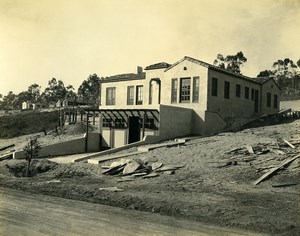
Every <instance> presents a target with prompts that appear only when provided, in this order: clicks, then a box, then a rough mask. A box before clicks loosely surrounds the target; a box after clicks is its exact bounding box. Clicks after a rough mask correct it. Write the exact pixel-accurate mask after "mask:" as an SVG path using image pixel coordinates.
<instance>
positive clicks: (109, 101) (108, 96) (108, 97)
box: [105, 87, 116, 106]
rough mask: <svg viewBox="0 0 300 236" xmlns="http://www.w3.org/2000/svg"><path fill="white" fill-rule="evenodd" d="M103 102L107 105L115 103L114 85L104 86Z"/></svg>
mask: <svg viewBox="0 0 300 236" xmlns="http://www.w3.org/2000/svg"><path fill="white" fill-rule="evenodd" d="M110 91H111V92H110ZM105 104H106V105H107V106H113V105H116V87H107V88H106V103H105Z"/></svg>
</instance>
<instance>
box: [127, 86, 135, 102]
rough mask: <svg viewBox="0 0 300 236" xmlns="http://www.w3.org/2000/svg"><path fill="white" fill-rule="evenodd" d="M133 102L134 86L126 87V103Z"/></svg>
mask: <svg viewBox="0 0 300 236" xmlns="http://www.w3.org/2000/svg"><path fill="white" fill-rule="evenodd" d="M133 102H134V86H128V87H127V105H133Z"/></svg>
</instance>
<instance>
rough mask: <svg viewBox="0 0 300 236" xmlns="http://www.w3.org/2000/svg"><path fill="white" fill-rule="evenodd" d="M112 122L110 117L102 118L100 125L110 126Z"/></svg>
mask: <svg viewBox="0 0 300 236" xmlns="http://www.w3.org/2000/svg"><path fill="white" fill-rule="evenodd" d="M112 124H113V120H112V119H111V118H104V117H103V119H102V127H111V126H112Z"/></svg>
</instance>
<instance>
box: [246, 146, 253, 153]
mask: <svg viewBox="0 0 300 236" xmlns="http://www.w3.org/2000/svg"><path fill="white" fill-rule="evenodd" d="M246 148H247V150H248V152H249V153H250V154H254V151H253V148H252V146H250V145H247V146H246Z"/></svg>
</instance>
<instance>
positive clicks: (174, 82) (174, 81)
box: [171, 79, 178, 103]
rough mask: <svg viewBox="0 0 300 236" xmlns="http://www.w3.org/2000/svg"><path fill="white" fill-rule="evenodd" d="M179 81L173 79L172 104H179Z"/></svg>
mask: <svg viewBox="0 0 300 236" xmlns="http://www.w3.org/2000/svg"><path fill="white" fill-rule="evenodd" d="M177 90H178V80H177V79H172V88H171V103H177Z"/></svg>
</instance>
